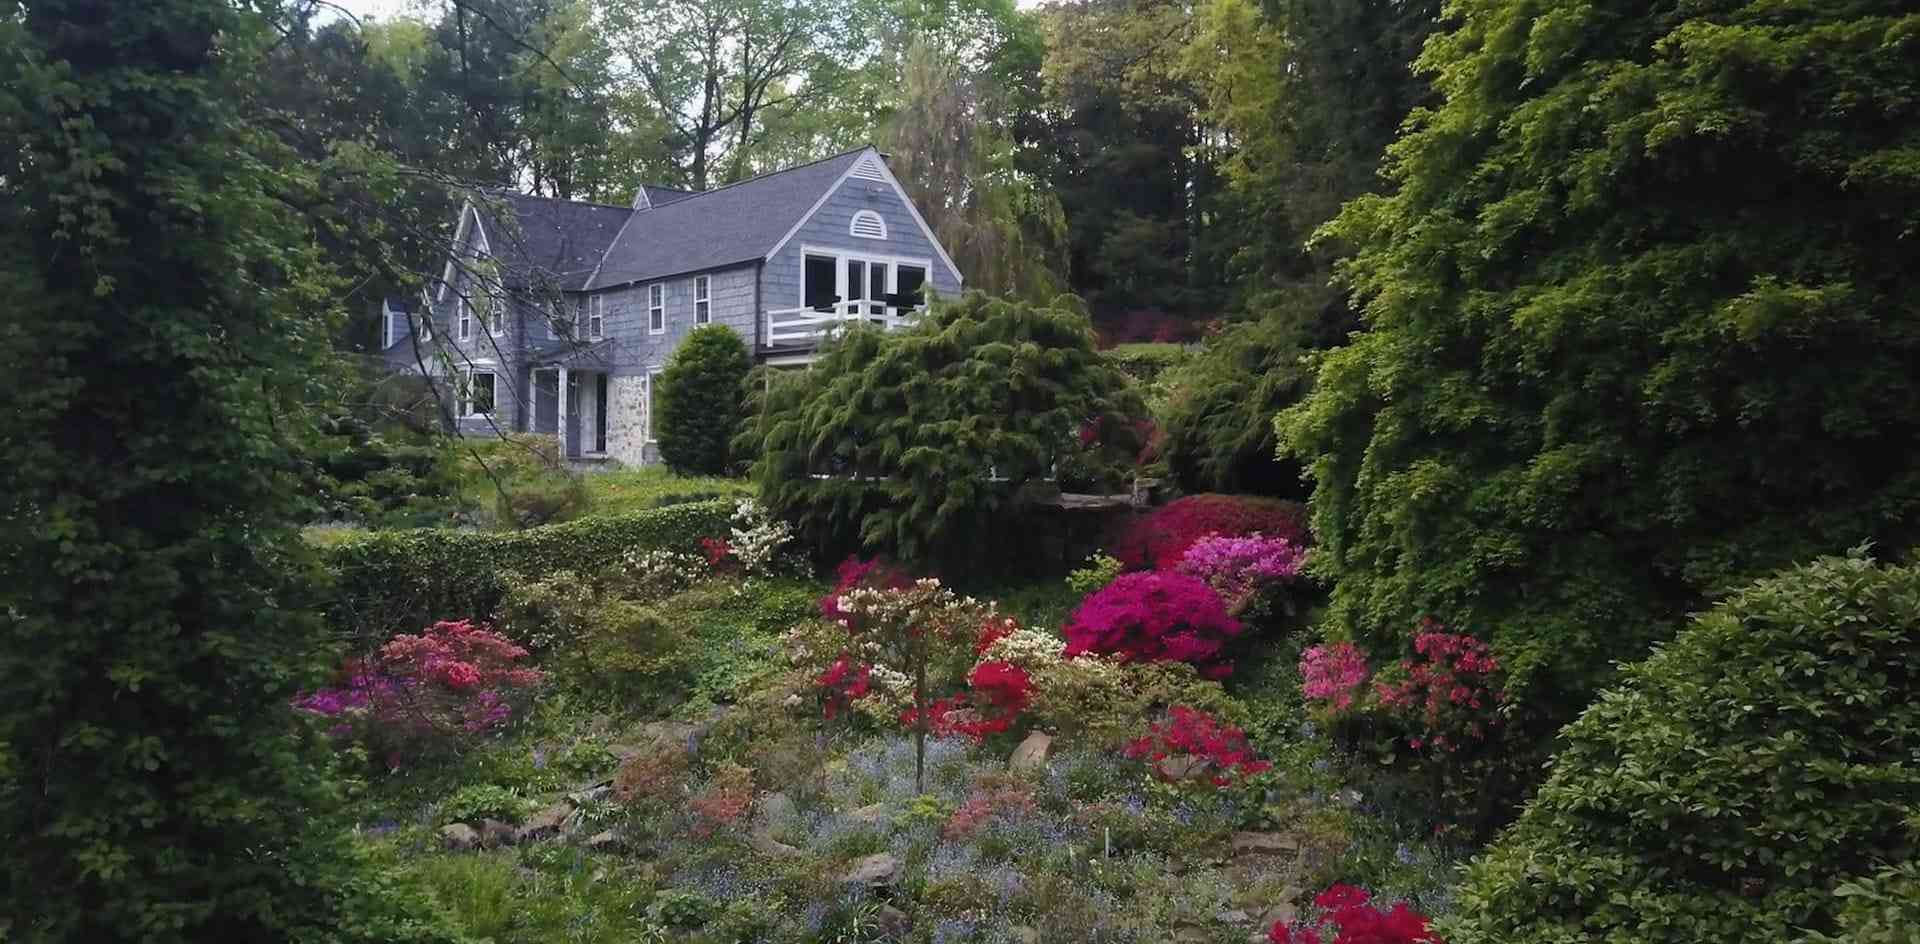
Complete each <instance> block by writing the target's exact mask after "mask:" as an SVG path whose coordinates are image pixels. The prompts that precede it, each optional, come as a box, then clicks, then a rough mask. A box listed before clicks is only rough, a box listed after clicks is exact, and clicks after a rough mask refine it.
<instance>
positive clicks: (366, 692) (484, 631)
mask: <svg viewBox="0 0 1920 944" xmlns="http://www.w3.org/2000/svg"><path fill="white" fill-rule="evenodd" d="M526 655H527V651H526V650H525V649H522V648H521V647H520V646H518V645H515V644H514V643H513V641H512V640H510V639H507V638H506V637H505V636H502V635H500V634H499V633H496V632H493V631H492V630H490V629H488V628H486V627H485V626H478V625H475V624H473V623H471V622H469V621H467V620H458V621H441V622H438V623H435V624H433V625H432V626H429V627H427V629H426V630H425V631H423V632H421V633H419V634H417V635H414V634H402V635H399V636H395V637H394V638H393V640H392V641H391V642H389V643H387V644H386V645H385V646H383V647H381V649H380V651H379V652H378V653H377V654H376V655H375V656H374V657H373V658H371V659H368V660H364V661H356V662H353V663H350V664H349V665H348V666H347V667H346V668H345V669H344V670H343V672H344V674H345V676H346V678H345V680H344V682H343V683H342V684H339V685H336V686H333V687H330V688H323V689H320V690H318V691H315V692H312V693H309V694H306V695H302V696H300V697H298V698H296V699H295V700H294V707H296V708H298V709H300V710H302V711H305V712H308V713H310V714H313V715H317V716H319V717H322V718H326V719H328V720H330V721H332V722H333V725H332V728H331V729H330V730H331V732H332V733H333V734H334V735H335V736H336V737H340V738H342V739H351V740H354V741H358V742H361V743H364V744H366V745H367V746H368V747H369V748H370V749H371V750H372V751H373V752H374V753H375V754H376V755H377V756H378V757H379V758H380V759H381V760H383V761H384V762H385V763H386V764H387V766H389V767H399V766H400V765H401V763H402V762H403V761H404V760H405V759H406V758H409V757H413V756H417V755H420V754H427V753H434V752H439V751H446V750H457V749H459V748H460V747H462V746H464V745H465V744H466V743H467V742H469V741H471V740H473V739H474V736H476V735H479V734H483V733H485V732H488V731H491V730H493V729H495V728H498V727H500V726H501V725H504V724H505V723H506V722H507V719H508V718H510V717H511V716H512V715H513V710H514V705H515V703H516V702H518V701H519V700H520V698H519V696H520V695H521V694H522V693H524V692H525V691H526V690H528V689H530V688H532V687H533V686H535V685H538V684H540V682H541V681H542V678H543V676H542V675H541V673H540V672H539V671H538V670H535V669H529V668H525V667H523V666H521V665H520V664H519V663H520V660H521V659H523V658H525V657H526Z"/></svg>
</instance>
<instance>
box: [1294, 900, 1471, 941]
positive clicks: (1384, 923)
mask: <svg viewBox="0 0 1920 944" xmlns="http://www.w3.org/2000/svg"><path fill="white" fill-rule="evenodd" d="M1313 905H1314V909H1315V911H1317V912H1318V914H1317V916H1315V917H1314V918H1312V919H1311V920H1301V921H1297V922H1294V923H1293V924H1288V923H1286V922H1284V921H1281V922H1275V923H1274V925H1273V927H1272V928H1271V929H1269V930H1268V932H1267V940H1268V941H1270V942H1272V944H1444V942H1443V941H1441V940H1440V938H1439V936H1438V935H1436V934H1434V933H1433V931H1431V930H1430V929H1429V928H1428V919H1427V916H1426V915H1423V914H1421V913H1420V912H1418V911H1415V910H1413V909H1412V908H1410V907H1408V906H1407V904H1406V903H1405V902H1400V903H1398V904H1395V905H1394V906H1393V907H1392V908H1387V909H1382V908H1380V907H1379V906H1377V905H1375V904H1373V903H1372V896H1371V895H1368V894H1367V892H1366V891H1364V890H1362V889H1359V888H1355V887H1353V886H1351V885H1335V886H1333V887H1331V888H1329V889H1327V890H1326V891H1323V892H1321V893H1320V894H1319V895H1317V896H1315V897H1314V899H1313Z"/></svg>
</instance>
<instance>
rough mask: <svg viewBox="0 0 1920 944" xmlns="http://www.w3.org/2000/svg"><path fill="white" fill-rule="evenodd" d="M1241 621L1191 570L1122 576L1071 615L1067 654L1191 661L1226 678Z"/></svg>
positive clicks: (1068, 626) (1209, 673)
mask: <svg viewBox="0 0 1920 944" xmlns="http://www.w3.org/2000/svg"><path fill="white" fill-rule="evenodd" d="M1240 631H1241V625H1240V622H1239V621H1238V620H1236V619H1234V618H1233V617H1231V616H1228V615H1227V608H1226V606H1225V605H1224V604H1223V603H1221V601H1220V596H1219V594H1216V593H1214V592H1213V589H1212V588H1211V587H1208V586H1207V585H1206V584H1205V583H1202V582H1201V581H1200V580H1199V579H1198V578H1195V577H1189V576H1187V575H1185V574H1169V573H1157V572H1147V573H1133V574H1122V575H1121V576H1120V577H1119V578H1118V579H1116V580H1115V581H1114V582H1113V583H1111V584H1108V585H1107V586H1106V587H1104V588H1102V589H1101V590H1100V591H1098V592H1096V593H1095V594H1094V595H1092V596H1090V597H1088V598H1086V600H1084V601H1082V602H1081V604H1080V606H1079V608H1078V609H1075V610H1074V611H1073V615H1072V616H1070V617H1068V618H1067V627H1066V632H1067V649H1066V652H1065V655H1066V656H1067V658H1073V657H1074V656H1078V655H1083V654H1086V653H1102V654H1109V655H1114V656H1118V657H1120V658H1121V659H1123V660H1129V661H1140V662H1187V663H1191V664H1193V665H1194V666H1196V667H1198V668H1199V669H1200V672H1201V674H1202V675H1206V676H1209V677H1213V678H1224V677H1225V676H1227V675H1229V674H1231V673H1232V671H1233V665H1232V663H1230V662H1226V661H1224V660H1223V659H1222V658H1221V650H1222V649H1223V648H1224V647H1225V645H1226V643H1227V641H1228V640H1230V639H1232V638H1233V637H1235V636H1238V635H1240Z"/></svg>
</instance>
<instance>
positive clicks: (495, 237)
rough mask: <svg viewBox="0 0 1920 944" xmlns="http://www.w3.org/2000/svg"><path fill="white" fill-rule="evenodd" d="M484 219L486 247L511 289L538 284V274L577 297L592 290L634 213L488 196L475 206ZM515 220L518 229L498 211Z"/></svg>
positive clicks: (538, 199) (568, 202)
mask: <svg viewBox="0 0 1920 944" xmlns="http://www.w3.org/2000/svg"><path fill="white" fill-rule="evenodd" d="M476 205H477V206H480V208H481V212H482V215H483V217H484V221H483V225H484V226H485V227H486V230H487V242H488V245H489V247H490V248H491V249H492V251H493V258H494V259H496V260H498V261H499V263H500V271H501V278H502V281H504V282H505V283H506V284H507V285H508V286H510V287H516V288H517V287H521V286H525V285H528V284H531V283H533V282H534V281H535V280H536V274H538V275H540V276H544V277H550V278H552V279H553V280H554V281H555V282H557V283H558V287H559V288H561V289H565V290H568V291H578V290H579V289H581V288H583V287H585V286H586V284H587V278H588V276H591V275H592V274H593V269H594V266H597V265H599V264H600V260H601V258H602V257H604V256H605V255H606V252H607V247H608V246H610V245H612V244H613V238H614V237H615V236H617V235H619V233H620V228H621V227H622V226H624V225H626V222H627V219H628V218H629V217H631V216H632V215H633V210H631V209H628V208H627V207H617V206H607V205H604V204H599V203H580V202H578V201H574V200H556V199H553V198H551V197H533V196H528V195H526V194H523V193H486V194H483V195H481V197H480V199H479V200H478V201H477V202H476ZM503 208H504V209H506V210H508V211H510V212H511V213H512V215H513V225H507V224H506V223H505V222H504V221H502V220H501V219H500V216H501V215H502V214H500V213H499V212H498V211H499V210H500V209H503Z"/></svg>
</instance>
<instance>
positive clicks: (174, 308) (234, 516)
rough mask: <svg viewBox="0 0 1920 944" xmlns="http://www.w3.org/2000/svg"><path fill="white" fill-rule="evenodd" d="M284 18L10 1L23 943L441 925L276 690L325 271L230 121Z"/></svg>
mask: <svg viewBox="0 0 1920 944" xmlns="http://www.w3.org/2000/svg"><path fill="white" fill-rule="evenodd" d="M277 13H278V10H277V9H276V5H275V4H273V3H269V2H259V3H254V4H236V3H232V2H229V0H142V2H139V3H127V2H111V0H35V2H34V3H32V4H31V5H29V6H27V7H26V8H25V9H24V10H22V9H21V7H20V6H19V5H18V4H8V5H5V6H0V140H5V141H6V142H7V145H8V146H7V147H5V148H0V295H4V297H5V298H6V299H7V313H6V316H5V317H4V318H0V397H3V398H4V400H5V402H6V408H5V409H3V410H0V452H3V453H4V454H5V456H6V459H5V461H4V462H0V677H4V678H5V679H6V683H5V684H4V685H0V836H5V837H6V855H5V857H4V861H0V937H7V938H8V939H9V940H19V941H29V942H39V941H49V942H51V941H87V942H114V941H142V942H181V944H185V942H198V941H289V940H294V941H327V940H343V939H358V940H370V941H372V940H378V941H396V940H418V939H420V938H423V937H428V936H430V935H431V929H430V928H428V927H427V926H426V925H423V924H419V923H415V922H414V921H412V920H411V919H408V918H407V917H406V916H405V915H404V913H399V912H394V911H390V910H389V909H388V908H387V907H386V906H385V905H383V904H381V903H380V902H381V901H384V900H385V899H384V894H383V893H382V891H381V889H382V888H383V885H382V884H381V883H377V882H374V881H373V875H372V873H369V872H367V871H366V870H365V869H364V868H362V867H361V866H360V865H359V864H358V863H356V862H355V860H354V857H353V853H352V852H351V850H350V848H349V847H348V846H346V845H345V844H344V841H345V833H344V831H343V829H342V828H341V824H340V823H339V822H338V820H337V819H336V818H335V817H334V816H332V815H331V813H333V812H334V811H335V810H336V800H337V797H336V794H335V791H334V790H333V789H332V786H331V783H330V781H329V779H328V776H327V771H328V769H329V766H328V754H327V752H326V751H325V745H324V743H322V742H320V741H319V740H318V739H317V738H315V737H311V736H305V737H303V736H302V733H301V725H300V723H299V722H298V721H297V719H296V718H295V717H294V715H293V712H292V711H291V710H290V709H289V707H288V700H289V698H290V697H291V696H292V695H293V694H294V692H295V690H296V688H297V687H298V686H299V685H300V684H302V682H303V681H306V680H310V679H311V677H312V676H311V670H313V669H317V668H318V667H319V666H320V664H321V660H322V659H324V658H325V657H326V655H327V653H326V647H324V646H323V645H322V636H321V633H322V628H321V626H320V623H319V619H318V616H317V612H316V611H315V610H313V609H311V608H310V607H311V605H312V604H313V603H314V601H315V599H316V593H315V588H314V587H313V585H312V577H313V572H312V568H311V567H310V566H309V564H308V563H307V562H306V561H305V560H304V556H305V554H306V553H308V552H306V551H305V550H304V545H303V543H302V541H301V539H300V536H299V534H298V532H297V530H296V529H295V528H294V526H293V525H294V521H293V516H294V515H295V514H296V513H297V509H298V507H299V505H298V500H297V497H296V495H295V494H294V493H293V490H292V486H293V485H294V484H295V481H296V479H295V475H294V473H295V471H296V463H295V461H294V454H295V452H296V443H295V439H297V438H298V437H299V436H300V435H301V431H302V429H303V428H304V427H305V426H306V425H307V424H308V423H309V419H308V417H307V416H306V413H305V411H304V410H303V409H302V404H304V403H306V402H309V401H311V400H312V399H315V398H316V392H315V391H314V390H313V389H311V387H312V385H314V384H315V383H316V382H317V381H318V380H320V379H321V378H323V377H324V376H326V374H327V371H326V370H325V369H324V368H325V359H326V356H327V345H328V338H329V336H330V334H331V330H332V329H333V328H334V327H335V326H336V325H337V323H338V321H337V318H335V317H329V316H328V313H329V311H330V310H333V309H334V306H336V305H337V299H338V298H339V293H340V292H341V290H342V288H343V287H342V285H341V284H340V282H339V280H338V279H337V278H334V277H333V276H332V275H331V273H330V270H329V269H328V267H327V266H326V265H325V264H324V263H323V261H322V259H321V250H320V244H319V242H318V240H317V239H316V233H315V232H314V230H313V229H312V228H311V227H310V225H309V224H310V223H311V221H312V220H313V218H314V217H313V216H312V215H310V214H317V213H319V212H320V210H319V208H320V207H322V206H323V205H324V203H325V201H324V199H323V197H322V195H321V192H320V190H319V189H318V176H319V175H318V173H317V171H315V170H314V169H313V168H312V166H311V165H309V164H308V163H306V162H304V161H301V160H298V159H296V157H295V155H293V154H292V152H291V151H289V150H288V149H286V148H285V147H283V146H282V145H281V143H280V142H279V141H278V140H276V139H275V138H274V137H273V136H272V135H271V134H269V133H267V132H266V131H265V130H263V128H262V127H260V126H258V125H256V124H254V123H252V122H250V121H249V120H248V118H249V114H250V113H251V105H253V104H255V103H256V100H255V99H254V98H253V96H254V95H255V94H256V92H257V89H256V88H255V86H256V85H257V83H256V82H255V81H254V74H255V71H256V67H257V65H258V63H259V62H260V61H261V57H262V56H263V55H264V53H265V50H266V49H267V47H268V45H269V44H271V43H272V42H273V41H274V39H275V38H276V36H277V34H276V33H275V31H273V30H271V29H269V22H268V17H269V16H273V15H276V14H277ZM290 210H291V212H290ZM333 313H334V314H335V315H337V310H334V312H333Z"/></svg>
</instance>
